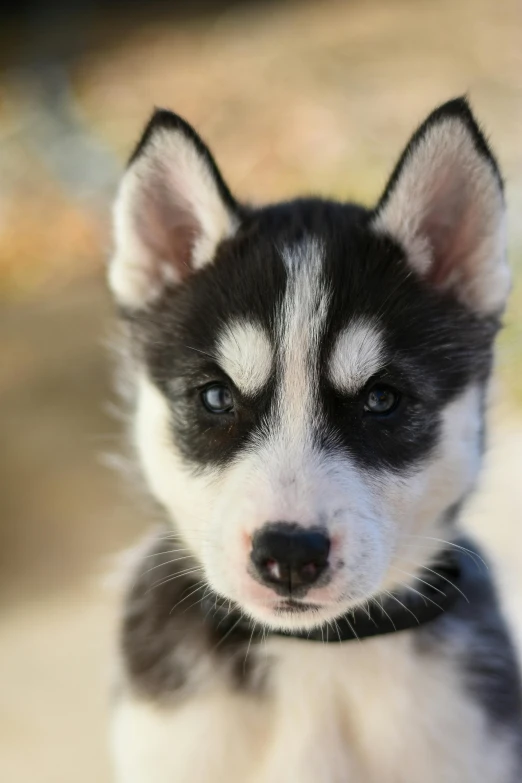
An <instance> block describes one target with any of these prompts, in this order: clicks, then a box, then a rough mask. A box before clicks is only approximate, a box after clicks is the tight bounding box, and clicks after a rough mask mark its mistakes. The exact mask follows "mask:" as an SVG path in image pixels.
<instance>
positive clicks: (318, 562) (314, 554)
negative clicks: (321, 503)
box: [250, 522, 330, 593]
mask: <svg viewBox="0 0 522 783" xmlns="http://www.w3.org/2000/svg"><path fill="white" fill-rule="evenodd" d="M329 554H330V539H329V537H328V536H327V535H326V533H325V532H324V531H323V530H321V529H319V528H303V527H301V526H300V525H298V524H296V523H294V522H273V523H269V524H266V525H264V526H263V528H261V530H258V531H257V533H255V534H254V536H253V539H252V551H251V554H250V558H251V561H252V564H253V565H254V567H255V574H254V575H255V576H256V578H258V579H259V580H260V581H262V582H263V583H265V584H267V585H269V586H271V587H272V588H273V589H274V590H276V591H277V592H285V593H291V592H295V591H296V590H297V589H301V592H302V591H303V589H305V590H307V589H308V587H309V586H310V585H312V584H313V583H314V582H316V581H317V580H318V579H319V577H320V576H321V574H323V573H324V571H325V570H326V569H327V567H328V557H329Z"/></svg>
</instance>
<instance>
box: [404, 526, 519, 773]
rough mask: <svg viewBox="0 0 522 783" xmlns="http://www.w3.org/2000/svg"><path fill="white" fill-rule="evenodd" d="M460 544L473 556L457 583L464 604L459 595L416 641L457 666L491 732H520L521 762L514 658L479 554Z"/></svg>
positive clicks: (467, 544) (468, 543)
mask: <svg viewBox="0 0 522 783" xmlns="http://www.w3.org/2000/svg"><path fill="white" fill-rule="evenodd" d="M458 544H459V545H461V546H463V547H466V548H467V549H468V550H470V551H471V555H469V557H465V558H464V559H463V563H464V564H465V568H464V569H463V570H462V577H461V581H460V582H459V587H460V589H461V590H462V592H463V593H464V595H465V596H466V597H467V599H468V601H466V600H465V599H464V598H463V597H462V595H461V596H460V597H459V598H458V599H457V601H456V602H455V604H454V606H453V608H452V610H451V611H450V612H448V613H446V614H444V615H441V616H440V617H439V618H438V619H437V620H435V621H434V622H433V623H431V624H429V625H426V626H424V627H423V628H422V629H421V630H420V631H419V633H417V634H416V635H415V639H416V642H417V645H418V649H419V651H422V652H423V653H424V654H426V655H429V656H446V657H448V658H450V659H451V660H453V661H456V662H457V665H458V666H460V668H461V671H462V678H463V684H464V686H465V687H466V688H467V689H468V691H469V692H470V694H471V695H472V697H473V698H474V699H476V700H477V701H478V702H479V703H480V705H481V706H482V708H483V709H484V712H485V714H486V715H487V716H488V718H489V720H490V722H491V725H492V728H494V727H495V726H498V725H502V726H506V727H511V728H514V727H516V726H518V727H519V731H520V732H521V734H520V752H521V762H522V682H521V675H520V670H519V666H518V661H517V655H516V652H515V649H514V647H513V643H512V641H511V637H510V633H509V630H508V627H507V625H506V622H505V619H504V617H503V615H502V612H501V610H500V606H499V601H498V597H497V593H496V590H495V585H494V583H493V580H492V578H491V576H490V574H489V573H488V570H487V566H486V565H484V562H483V558H482V555H481V553H480V550H479V549H478V548H477V547H476V545H475V544H474V543H473V542H471V541H469V540H468V539H459V540H458ZM434 568H436V566H434Z"/></svg>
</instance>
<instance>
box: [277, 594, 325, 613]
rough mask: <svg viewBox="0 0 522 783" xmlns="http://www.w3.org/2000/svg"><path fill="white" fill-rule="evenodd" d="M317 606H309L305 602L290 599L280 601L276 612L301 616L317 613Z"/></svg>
mask: <svg viewBox="0 0 522 783" xmlns="http://www.w3.org/2000/svg"><path fill="white" fill-rule="evenodd" d="M317 608H318V607H317V606H316V605H315V604H307V603H304V602H303V601H297V600H296V599H294V598H288V599H287V600H285V601H280V602H279V603H278V604H277V605H276V607H275V612H276V613H278V614H279V613H280V614H300V613H302V612H313V611H314V610H315V611H317Z"/></svg>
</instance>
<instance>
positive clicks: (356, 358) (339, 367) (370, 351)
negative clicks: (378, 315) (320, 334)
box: [328, 319, 384, 393]
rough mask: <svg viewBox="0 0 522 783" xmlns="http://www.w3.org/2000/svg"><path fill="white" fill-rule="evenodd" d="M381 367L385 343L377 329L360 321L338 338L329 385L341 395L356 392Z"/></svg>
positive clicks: (331, 365) (332, 357) (364, 321)
mask: <svg viewBox="0 0 522 783" xmlns="http://www.w3.org/2000/svg"><path fill="white" fill-rule="evenodd" d="M383 364H384V341H383V338H382V335H381V332H380V331H379V329H378V328H377V327H376V326H374V325H373V324H372V323H371V322H370V321H368V320H364V319H361V320H360V321H355V322H354V323H352V324H351V325H350V326H348V327H347V328H346V329H344V330H343V331H342V332H340V334H339V335H338V337H337V340H336V342H335V345H334V347H333V350H332V353H331V355H330V361H329V366H328V377H329V379H330V381H331V383H332V384H333V385H334V386H335V387H336V388H337V389H338V390H339V391H342V392H348V393H354V392H356V391H359V390H360V389H361V388H362V387H363V386H364V384H365V383H366V381H367V380H368V379H369V378H371V376H372V375H374V374H375V373H376V372H377V371H378V370H379V369H380V368H381V367H382V365H383Z"/></svg>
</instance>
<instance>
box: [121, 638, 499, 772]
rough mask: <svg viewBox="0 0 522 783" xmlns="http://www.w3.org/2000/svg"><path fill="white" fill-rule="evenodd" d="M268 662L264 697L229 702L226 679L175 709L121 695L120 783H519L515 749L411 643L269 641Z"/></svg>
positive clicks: (456, 681)
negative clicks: (268, 680) (267, 690)
mask: <svg viewBox="0 0 522 783" xmlns="http://www.w3.org/2000/svg"><path fill="white" fill-rule="evenodd" d="M258 654H259V652H258ZM261 654H262V651H261ZM266 654H267V656H268V657H269V660H270V664H271V685H272V687H271V690H270V695H269V696H268V697H264V698H263V697H259V696H253V695H248V694H246V693H243V694H241V693H237V692H231V691H230V690H228V691H227V690H226V688H225V687H223V685H222V684H221V683H220V681H219V672H218V671H216V677H215V680H214V681H212V682H211V683H209V685H208V689H207V691H206V692H205V693H201V694H197V695H194V696H193V697H192V698H189V699H186V700H182V701H180V702H179V703H178V704H177V705H176V706H173V707H171V708H168V707H166V706H163V707H161V708H160V707H156V706H154V705H152V704H147V703H146V702H143V701H138V700H135V699H133V698H132V697H130V695H129V694H127V695H124V696H123V700H122V702H121V703H120V705H119V706H118V709H117V712H116V716H115V717H116V720H115V725H114V733H113V748H114V755H115V760H116V768H117V776H116V779H117V781H118V783H172V781H176V783H221V782H222V781H227V783H285V782H286V781H299V783H318V781H320V783H347V782H349V783H352V781H353V783H385V782H387V781H394V783H395V782H397V783H399V782H400V783H442V781H443V782H444V783H511V781H512V780H514V777H513V775H514V741H515V737H514V736H513V738H510V736H509V735H507V736H504V738H503V737H502V736H500V735H498V736H497V735H495V733H494V732H492V731H491V728H490V725H489V723H488V722H487V716H486V715H485V714H484V712H483V711H482V709H481V708H480V706H479V705H477V703H476V702H475V701H474V700H473V699H472V698H471V697H470V696H469V695H468V693H467V691H466V689H465V687H464V684H463V682H462V677H461V674H460V672H459V671H458V670H457V669H456V668H455V667H454V666H453V665H452V664H451V662H450V661H449V660H448V659H447V658H444V657H442V656H441V655H428V654H426V653H424V654H420V653H419V651H418V649H417V646H416V643H415V638H414V637H413V635H412V634H411V633H399V634H395V635H391V636H384V637H378V638H375V639H366V640H365V641H363V642H361V643H358V642H355V641H354V642H348V643H345V644H339V645H336V644H329V645H322V644H320V643H318V642H311V643H306V642H303V641H298V640H297V641H296V640H284V639H278V638H275V637H272V638H269V639H268V640H267V642H266Z"/></svg>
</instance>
